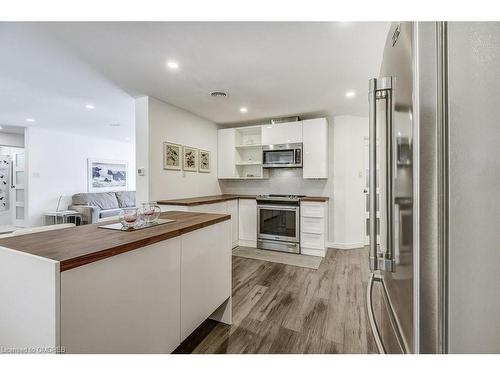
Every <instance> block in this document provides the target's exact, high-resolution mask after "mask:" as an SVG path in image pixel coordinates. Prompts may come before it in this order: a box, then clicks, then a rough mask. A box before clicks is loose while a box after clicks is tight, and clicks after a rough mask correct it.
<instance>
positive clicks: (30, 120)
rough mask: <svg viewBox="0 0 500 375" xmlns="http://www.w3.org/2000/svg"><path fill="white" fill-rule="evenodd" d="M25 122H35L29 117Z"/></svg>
mask: <svg viewBox="0 0 500 375" xmlns="http://www.w3.org/2000/svg"><path fill="white" fill-rule="evenodd" d="M26 121H27V122H35V119H34V118H30V117H28V118H27V119H26Z"/></svg>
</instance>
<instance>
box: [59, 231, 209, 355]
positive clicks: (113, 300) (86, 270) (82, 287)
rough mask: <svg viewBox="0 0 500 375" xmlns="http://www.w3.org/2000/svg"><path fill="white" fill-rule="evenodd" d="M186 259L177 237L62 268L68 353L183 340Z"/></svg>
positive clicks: (171, 345) (168, 345)
mask: <svg viewBox="0 0 500 375" xmlns="http://www.w3.org/2000/svg"><path fill="white" fill-rule="evenodd" d="M180 264H181V238H180V237H176V238H173V239H170V240H167V241H161V242H158V243H156V244H153V245H149V246H146V247H143V248H140V249H137V250H133V251H129V252H126V253H123V254H119V255H115V256H113V257H111V258H106V259H103V260H100V261H98V262H94V263H90V264H87V265H84V266H80V267H77V268H73V269H70V270H68V271H64V272H61V313H60V316H61V318H60V319H61V331H60V332H61V333H60V334H61V346H63V347H64V348H65V350H66V352H67V353H123V354H125V353H170V352H172V351H173V350H174V349H175V348H176V347H177V346H178V345H179V344H180V342H181V341H180V332H181V331H180V326H181V315H180V314H181V274H180V272H181V267H180ZM199 282H200V284H204V283H205V280H200V281H199Z"/></svg>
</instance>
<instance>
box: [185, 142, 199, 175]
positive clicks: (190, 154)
mask: <svg viewBox="0 0 500 375" xmlns="http://www.w3.org/2000/svg"><path fill="white" fill-rule="evenodd" d="M197 164H198V150H197V149H195V148H192V147H188V146H184V147H182V169H183V170H185V171H189V172H196V170H197V169H198V168H197Z"/></svg>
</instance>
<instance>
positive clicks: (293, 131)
mask: <svg viewBox="0 0 500 375" xmlns="http://www.w3.org/2000/svg"><path fill="white" fill-rule="evenodd" d="M284 143H302V121H294V122H285V123H283V124H273V125H271V124H269V125H262V144H263V145H278V144H284Z"/></svg>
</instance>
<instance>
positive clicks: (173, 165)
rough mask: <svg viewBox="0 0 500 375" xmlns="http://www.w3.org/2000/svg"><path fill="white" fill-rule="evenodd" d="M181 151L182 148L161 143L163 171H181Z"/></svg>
mask: <svg viewBox="0 0 500 375" xmlns="http://www.w3.org/2000/svg"><path fill="white" fill-rule="evenodd" d="M181 151H182V146H181V145H178V144H175V143H169V142H164V143H163V169H169V170H175V171H180V170H181Z"/></svg>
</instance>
